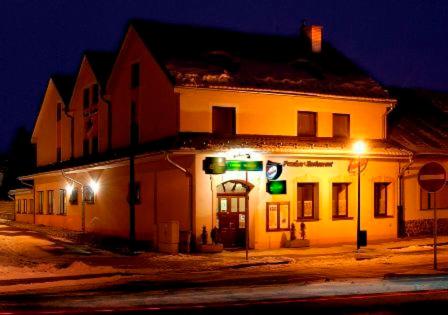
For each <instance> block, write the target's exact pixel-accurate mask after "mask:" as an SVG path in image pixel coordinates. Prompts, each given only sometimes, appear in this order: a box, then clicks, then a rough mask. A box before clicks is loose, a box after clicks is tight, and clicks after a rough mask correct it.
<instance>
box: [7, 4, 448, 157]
mask: <svg viewBox="0 0 448 315" xmlns="http://www.w3.org/2000/svg"><path fill="white" fill-rule="evenodd" d="M131 18H146V19H152V20H158V21H164V22H172V23H187V24H199V25H207V26H215V27H224V28H230V29H234V30H242V31H250V32H260V33H277V34H288V35H290V34H298V29H299V26H300V22H301V20H302V19H307V20H308V21H309V22H310V23H316V24H321V25H323V26H324V38H325V39H326V40H328V41H329V42H330V43H332V44H333V45H334V46H336V47H337V48H338V49H339V50H341V51H342V52H344V53H345V54H346V55H347V56H348V57H350V58H351V59H353V60H354V61H355V62H357V63H358V64H359V65H361V66H362V67H363V68H364V69H366V70H367V71H369V72H370V73H371V74H372V75H373V76H374V78H376V79H377V80H379V81H380V82H381V83H383V84H387V85H395V86H406V87H424V88H431V89H437V90H445V91H448V73H447V72H448V1H436V0H431V1H417V0H400V1H398V0H397V1H394V0H377V1H363V0H338V1H337V0H335V1H324V0H309V1H305V0H277V1H275V0H271V1H262V0H257V1H256V0H222V1H213V0H209V1H206V0H202V1H201V0H195V1H188V0H177V1H173V0H160V1H159V0H133V1H131V0H129V1H124V0H102V1H99V0H96V1H95V0H76V1H69V0H0V80H1V87H0V151H4V150H6V148H7V147H8V145H9V143H10V140H11V138H12V135H13V134H14V131H15V130H16V129H17V128H18V127H19V126H26V127H27V128H28V129H30V130H31V129H32V127H33V124H34V120H35V117H36V115H37V111H38V108H39V106H40V102H41V101H42V97H43V93H44V91H45V87H46V85H47V83H48V79H49V77H50V76H51V75H52V74H55V73H56V74H61V73H62V74H64V73H66V74H74V75H75V74H76V72H77V70H78V66H79V62H80V60H81V56H82V52H83V51H84V50H111V51H115V50H116V49H117V48H118V45H119V42H120V40H121V38H122V36H123V34H124V29H125V25H126V23H127V21H128V20H129V19H131Z"/></svg>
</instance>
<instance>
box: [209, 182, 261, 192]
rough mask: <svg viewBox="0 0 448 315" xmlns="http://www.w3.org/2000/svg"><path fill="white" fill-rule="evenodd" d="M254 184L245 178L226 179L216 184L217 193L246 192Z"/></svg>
mask: <svg viewBox="0 0 448 315" xmlns="http://www.w3.org/2000/svg"><path fill="white" fill-rule="evenodd" d="M252 188H254V185H252V184H251V183H249V182H246V181H245V180H238V179H235V180H228V181H226V182H223V183H221V184H219V185H218V186H216V192H217V193H218V194H248V193H249V192H250V191H251V190H252Z"/></svg>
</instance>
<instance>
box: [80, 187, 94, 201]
mask: <svg viewBox="0 0 448 315" xmlns="http://www.w3.org/2000/svg"><path fill="white" fill-rule="evenodd" d="M83 194H84V196H83V199H84V201H85V203H88V204H94V203H95V193H94V192H93V189H92V188H91V187H90V186H84V193H83Z"/></svg>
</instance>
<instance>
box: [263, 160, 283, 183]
mask: <svg viewBox="0 0 448 315" xmlns="http://www.w3.org/2000/svg"><path fill="white" fill-rule="evenodd" d="M282 170H283V166H282V165H281V164H280V163H275V162H272V161H267V162H266V178H267V179H268V180H276V179H277V178H279V177H280V175H281V174H282Z"/></svg>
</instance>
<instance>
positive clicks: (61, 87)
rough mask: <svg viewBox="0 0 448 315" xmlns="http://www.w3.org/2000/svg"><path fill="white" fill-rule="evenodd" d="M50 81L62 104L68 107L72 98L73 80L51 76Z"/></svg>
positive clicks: (70, 77)
mask: <svg viewBox="0 0 448 315" xmlns="http://www.w3.org/2000/svg"><path fill="white" fill-rule="evenodd" d="M51 79H52V80H53V83H54V85H55V86H56V89H57V90H58V92H59V95H60V96H61V98H62V100H63V101H64V104H66V105H68V103H70V98H71V96H72V92H73V86H74V85H75V78H74V77H73V76H69V75H53V76H51Z"/></svg>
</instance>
